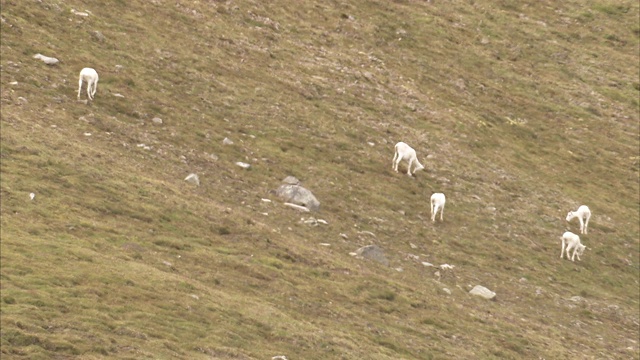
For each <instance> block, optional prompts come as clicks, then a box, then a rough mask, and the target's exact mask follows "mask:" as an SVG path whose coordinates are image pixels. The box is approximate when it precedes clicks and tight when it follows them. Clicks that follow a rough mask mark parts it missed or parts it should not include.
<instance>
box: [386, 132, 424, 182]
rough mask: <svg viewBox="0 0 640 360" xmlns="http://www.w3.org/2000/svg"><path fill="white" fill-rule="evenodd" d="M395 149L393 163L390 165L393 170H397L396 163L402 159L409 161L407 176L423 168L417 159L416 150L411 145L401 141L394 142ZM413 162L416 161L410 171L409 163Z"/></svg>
mask: <svg viewBox="0 0 640 360" xmlns="http://www.w3.org/2000/svg"><path fill="white" fill-rule="evenodd" d="M395 149H396V152H395V154H394V155H393V164H392V166H391V168H392V169H393V170H395V172H398V164H400V161H402V160H406V161H407V162H408V163H409V165H408V166H407V175H409V176H411V175H412V174H415V173H416V171H420V170H423V169H424V166H422V164H420V162H419V161H418V156H417V155H416V151H415V150H414V149H413V148H412V147H411V146H409V145H407V144H405V143H403V142H402V141H401V142H399V143H397V144H396V146H395ZM414 162H415V163H416V167H415V168H414V169H413V172H412V171H411V165H412V164H413V163H414Z"/></svg>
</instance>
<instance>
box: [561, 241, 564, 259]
mask: <svg viewBox="0 0 640 360" xmlns="http://www.w3.org/2000/svg"><path fill="white" fill-rule="evenodd" d="M564 246H565V243H564V238H562V250H560V259H562V257H563V256H564Z"/></svg>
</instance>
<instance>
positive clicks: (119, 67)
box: [116, 65, 124, 72]
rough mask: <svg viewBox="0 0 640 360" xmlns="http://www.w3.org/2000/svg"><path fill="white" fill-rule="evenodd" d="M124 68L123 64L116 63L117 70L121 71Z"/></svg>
mask: <svg viewBox="0 0 640 360" xmlns="http://www.w3.org/2000/svg"><path fill="white" fill-rule="evenodd" d="M122 69H124V66H122V65H116V72H120V70H122Z"/></svg>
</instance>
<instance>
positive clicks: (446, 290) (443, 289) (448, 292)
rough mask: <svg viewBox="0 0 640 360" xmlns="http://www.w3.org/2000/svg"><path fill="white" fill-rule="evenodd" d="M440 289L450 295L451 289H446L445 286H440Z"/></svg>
mask: <svg viewBox="0 0 640 360" xmlns="http://www.w3.org/2000/svg"><path fill="white" fill-rule="evenodd" d="M442 291H444V292H445V293H447V295H451V290H449V289H447V288H442Z"/></svg>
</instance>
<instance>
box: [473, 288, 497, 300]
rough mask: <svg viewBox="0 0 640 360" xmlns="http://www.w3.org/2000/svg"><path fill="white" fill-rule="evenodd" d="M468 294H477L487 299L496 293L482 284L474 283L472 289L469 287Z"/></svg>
mask: <svg viewBox="0 0 640 360" xmlns="http://www.w3.org/2000/svg"><path fill="white" fill-rule="evenodd" d="M469 294H472V295H478V296H481V297H483V298H485V299H487V300H492V299H494V298H495V297H496V293H494V292H493V291H491V290H489V289H487V288H486V287H484V286H482V285H476V286H475V287H474V288H473V289H471V291H469Z"/></svg>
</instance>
